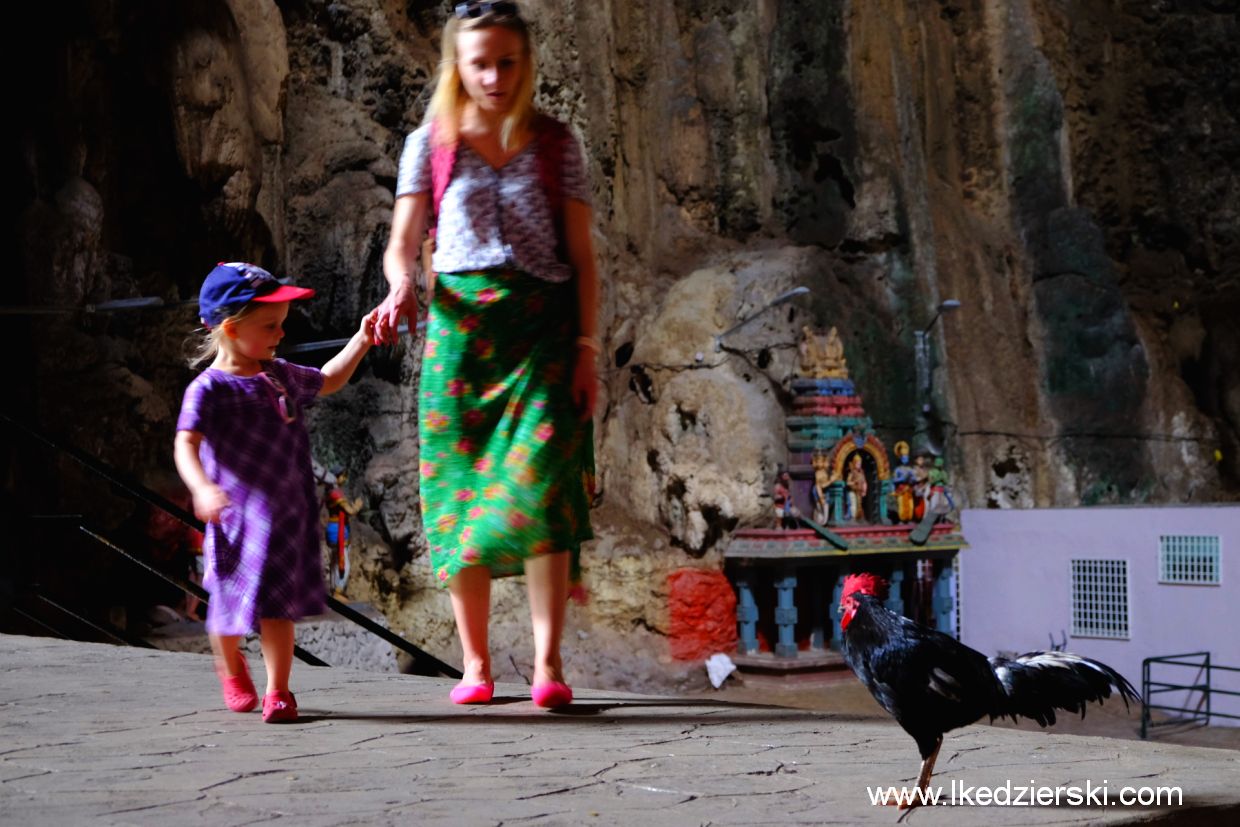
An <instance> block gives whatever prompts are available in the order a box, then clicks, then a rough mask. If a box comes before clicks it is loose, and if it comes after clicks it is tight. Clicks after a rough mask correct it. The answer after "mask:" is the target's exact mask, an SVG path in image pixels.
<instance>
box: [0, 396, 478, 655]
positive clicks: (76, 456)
mask: <svg viewBox="0 0 1240 827" xmlns="http://www.w3.org/2000/svg"><path fill="white" fill-rule="evenodd" d="M0 423H2V424H3V425H5V426H7V427H12V428H16V429H18V430H20V431H22V432H24V433H25V434H27V435H28V436H30V437H33V438H34V439H35V440H37V441H38V442H40V443H42V444H43V445H45V446H47V447H49V448H51V449H52V450H53V451H55V452H56V453H58V454H62V455H64V456H67V457H69V458H70V459H73V460H74V461H75V462H77V463H78V464H79V465H81V466H82V467H84V468H85V469H86V470H88V471H90V472H91V473H92V474H94V475H95V476H97V477H100V478H102V479H103V480H106V481H107V482H108V483H109V484H111V485H112V486H113V487H114V488H117V489H119V490H120V491H123V492H124V493H125V494H126V495H128V498H129V499H131V500H136V501H140V502H143V503H146V504H147V505H149V506H151V507H153V508H157V509H159V510H160V511H163V512H164V513H166V514H168V515H169V516H170V517H172V518H174V519H175V520H177V521H178V522H180V523H182V524H184V525H186V526H189V527H190V528H193V529H195V530H196V531H203V530H205V528H206V526H205V525H204V524H203V522H202V521H201V520H199V519H198V518H197V517H195V516H194V515H193V514H191V513H189V512H188V511H186V510H185V509H184V508H182V507H181V506H179V505H177V504H176V503H174V502H172V501H171V500H169V499H168V498H167V497H163V496H161V495H160V494H158V493H156V492H154V491H151V490H150V489H149V488H147V487H146V486H144V485H142V484H141V483H139V482H137V481H135V480H133V479H130V478H129V477H128V476H127V475H125V474H123V473H121V472H120V471H118V470H117V469H115V468H113V467H112V466H110V465H108V464H107V463H105V462H103V461H102V460H100V459H98V458H97V457H94V456H91V455H90V454H88V453H86V452H85V451H82V450H81V449H79V448H76V447H74V446H72V445H65V444H61V443H59V442H57V441H56V440H54V439H52V438H51V437H49V436H48V435H47V434H44V433H43V432H42V431H40V430H39V429H37V428H34V427H32V426H31V425H29V424H28V423H25V422H22V421H21V420H19V419H14V418H13V417H11V416H9V415H8V414H5V413H0ZM72 516H78V515H72ZM78 530H79V531H81V532H82V533H84V534H85V535H87V536H88V537H90V538H91V539H93V540H94V541H95V542H96V543H99V544H100V545H102V546H103V547H104V548H107V549H109V550H110V551H112V552H114V553H116V554H119V555H120V556H122V557H124V558H125V559H127V560H129V561H130V562H133V563H136V564H137V565H139V566H142V567H143V568H144V569H146V570H147V571H148V572H150V573H152V574H154V575H155V576H157V577H159V578H160V579H162V580H164V581H165V582H168V583H171V584H172V585H174V586H176V587H178V588H179V589H181V590H182V591H184V592H186V593H187V594H192V595H194V596H196V597H198V598H199V599H200V600H202V601H203V602H204V603H205V602H207V600H208V599H209V595H208V594H207V592H206V591H205V590H203V588H202V587H201V586H199V585H197V584H196V583H191V582H189V581H187V580H182V579H180V578H176V577H172V576H170V575H167V574H165V573H163V572H161V571H159V570H158V569H155V568H154V567H152V566H150V565H148V564H147V563H145V562H144V561H142V560H141V559H140V558H138V557H136V556H134V555H133V554H130V553H129V552H127V551H125V550H124V549H122V548H121V547H120V546H119V545H117V544H116V543H115V542H113V541H112V540H111V539H110V538H108V537H106V536H105V535H104V534H102V533H101V532H99V531H97V530H95V529H93V527H91V526H89V525H88V524H87V523H86V522H85V521H84V520H83V521H80V522H79V524H78ZM36 597H38V598H39V599H40V600H41V601H43V602H45V603H47V602H49V601H48V599H47V598H46V597H44V596H42V595H36ZM53 605H54V606H55V608H58V609H60V610H61V611H62V612H63V613H66V614H70V615H72V616H73V617H75V618H76V619H78V620H79V621H81V622H84V623H87V624H88V625H91V626H92V627H94V628H95V629H97V630H99V631H102V632H104V634H106V635H108V636H110V637H113V638H118V639H119V636H118V635H116V634H114V631H115V630H108V629H101V628H100V626H99V625H98V621H94V622H90V621H87V620H85V619H83V618H81V617H80V616H79V615H77V614H76V613H72V612H70V611H69V610H68V609H65V608H64V607H61V606H58V605H55V604H53ZM327 605H328V607H329V608H330V609H331V610H332V611H334V612H336V614H338V615H340V616H341V617H343V618H345V619H346V620H348V621H350V622H352V623H355V624H356V625H358V626H361V627H362V628H363V629H365V630H366V631H368V632H370V633H371V634H373V635H376V636H378V637H380V638H382V639H383V640H384V641H385V642H387V643H389V644H391V645H392V646H395V647H396V648H397V649H400V650H401V651H402V652H404V653H405V654H407V655H409V657H410V658H411V659H412V664H411V671H412V672H413V673H414V674H417V675H428V676H436V675H444V676H446V677H449V678H458V679H459V678H461V677H462V674H461V672H460V670H458V669H455V668H453V667H452V666H449V665H448V664H446V663H444V662H443V661H441V660H440V659H439V658H437V657H435V656H434V655H432V654H430V653H429V652H426V651H425V650H423V649H420V648H419V647H417V646H415V645H414V644H412V643H410V642H409V641H407V640H405V639H404V638H403V637H401V636H400V635H397V634H396V633H395V632H393V631H391V630H390V629H387V628H385V627H383V626H381V625H379V624H378V623H376V622H375V621H373V620H371V619H370V618H369V617H366V615H364V614H362V613H361V612H359V611H357V610H356V609H354V608H353V607H352V606H349V605H347V604H345V603H342V602H341V601H339V600H337V599H336V598H335V597H332V596H331V595H328V596H327ZM40 625H43V626H46V624H43V623H40ZM125 642H129V641H128V640H126V641H125ZM294 653H295V654H296V655H297V657H298V658H299V659H300V660H302V661H304V662H306V663H309V664H312V665H315V666H327V665H328V664H327V663H325V662H324V661H322V660H321V659H319V658H318V657H317V656H315V655H313V654H311V653H310V652H307V651H305V650H304V649H301V647H295V650H294Z"/></svg>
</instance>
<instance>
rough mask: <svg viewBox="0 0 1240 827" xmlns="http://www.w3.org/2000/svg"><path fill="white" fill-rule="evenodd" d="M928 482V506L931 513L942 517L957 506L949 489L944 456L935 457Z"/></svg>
mask: <svg viewBox="0 0 1240 827" xmlns="http://www.w3.org/2000/svg"><path fill="white" fill-rule="evenodd" d="M926 484H927V486H928V487H929V489H930V494H929V499H928V500H927V503H926V507H927V508H929V509H930V513H931V514H935V515H937V516H938V517H939V518H940V519H941V518H942V517H943V515H945V514H947V513H948V512H949V511H951V510H952V509H953V508H955V507H956V504H955V503H954V502H953V501H952V495H951V493H950V492H949V491H948V487H947V471H946V470H945V469H944V468H943V458H942V457H935V458H934V466H933V467H932V468H930V470H929V471H928V472H927V473H926Z"/></svg>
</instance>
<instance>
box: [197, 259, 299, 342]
mask: <svg viewBox="0 0 1240 827" xmlns="http://www.w3.org/2000/svg"><path fill="white" fill-rule="evenodd" d="M313 295H314V291H313V290H311V289H310V288H309V287H294V286H293V285H291V284H281V283H280V282H279V281H278V280H277V279H276V277H275V276H273V275H271V273H268V272H267V271H266V270H264V269H263V268H262V267H259V266H257V265H254V264H246V263H245V262H243V261H230V262H223V261H221V262H220V263H219V264H217V265H216V266H215V269H214V270H212V271H211V272H210V273H208V274H207V278H206V280H205V281H204V282H203V283H202V289H201V290H199V291H198V316H199V318H201V319H202V323H203V324H204V325H206V326H207V327H214V326H215V325H217V324H219V323H220V322H222V321H224V320H225V319H227V318H228V317H229V316H232V315H234V314H236V313H239V312H240V311H241V308H242V307H245V306H246V305H247V304H249V303H250V302H268V303H272V302H288V301H295V300H297V299H308V298H310V297H311V296H313Z"/></svg>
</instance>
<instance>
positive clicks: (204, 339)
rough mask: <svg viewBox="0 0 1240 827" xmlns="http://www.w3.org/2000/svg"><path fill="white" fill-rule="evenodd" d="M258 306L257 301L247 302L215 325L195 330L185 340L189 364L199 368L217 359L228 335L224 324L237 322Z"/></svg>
mask: <svg viewBox="0 0 1240 827" xmlns="http://www.w3.org/2000/svg"><path fill="white" fill-rule="evenodd" d="M256 307H258V303H257V302H247V303H246V304H245V305H243V306H242V308H241V309H240V310H238V311H237V312H236V313H234V314H232V315H231V316H229V317H228V318H226V319H224V320H223V321H221V322H220V323H219V324H217V325H216V326H215V327H200V328H199V329H197V330H195V331H194V333H193V335H191V336H190V337H189V338H188V339H186V340H185V349H186V350H187V351H189V355H188V356H187V357H186V362H187V363H188V364H189V366H190V367H191V368H195V369H197V368H200V367H202V366H203V365H205V364H207V363H208V362H211V361H212V360H213V359H215V356H216V354H217V353H219V352H220V348H221V344H220V343H221V342H223V341H224V337H225V336H226V335H227V334H226V333H225V332H224V325H225V324H228V323H232V324H236V323H237V322H239V321H241V320H242V319H244V318H245V317H246V316H248V315H250V314H251V313H253V312H254V310H255V308H256Z"/></svg>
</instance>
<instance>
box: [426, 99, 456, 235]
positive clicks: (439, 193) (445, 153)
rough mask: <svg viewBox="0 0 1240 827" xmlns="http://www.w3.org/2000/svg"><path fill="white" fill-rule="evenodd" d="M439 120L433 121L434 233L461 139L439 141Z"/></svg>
mask: <svg viewBox="0 0 1240 827" xmlns="http://www.w3.org/2000/svg"><path fill="white" fill-rule="evenodd" d="M438 133H439V122H438V121H431V133H430V142H431V229H430V232H431V233H432V234H434V232H435V225H436V224H437V223H438V221H439V205H440V203H441V202H442V201H443V194H444V193H445V192H446V191H447V189H448V183H449V182H450V181H451V180H452V169H453V167H455V166H456V150H457V147H458V146H460V143H459V141H453V142H452V143H442V142H440V141H439V135H438Z"/></svg>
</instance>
